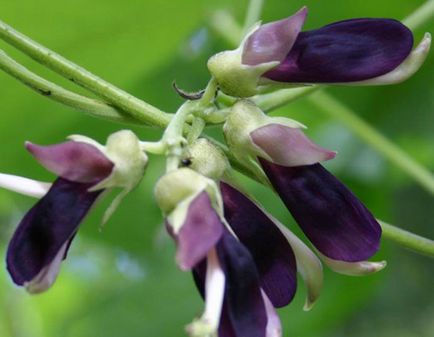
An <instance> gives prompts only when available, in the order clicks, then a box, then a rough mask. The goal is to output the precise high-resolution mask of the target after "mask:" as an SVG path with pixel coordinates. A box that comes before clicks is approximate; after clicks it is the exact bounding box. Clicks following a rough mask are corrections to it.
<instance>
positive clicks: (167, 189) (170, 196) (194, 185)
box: [154, 168, 213, 214]
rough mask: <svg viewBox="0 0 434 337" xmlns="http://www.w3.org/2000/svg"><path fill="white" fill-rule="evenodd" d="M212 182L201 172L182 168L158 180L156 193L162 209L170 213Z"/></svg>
mask: <svg viewBox="0 0 434 337" xmlns="http://www.w3.org/2000/svg"><path fill="white" fill-rule="evenodd" d="M212 184H213V182H212V180H210V179H208V178H206V177H204V176H202V175H201V174H199V173H197V172H195V171H193V170H191V169H189V168H180V169H178V170H175V171H172V172H169V173H167V174H165V175H164V176H162V177H161V178H160V179H159V180H158V182H157V184H156V185H155V189H154V195H155V199H156V201H157V204H158V206H159V207H160V208H161V210H162V211H163V212H164V213H165V214H169V213H171V212H172V211H173V210H174V209H175V208H176V207H177V206H178V205H179V204H180V203H181V202H183V201H185V200H187V199H189V198H191V197H194V196H196V195H197V194H198V193H200V192H201V191H203V190H206V189H207V188H209V186H211V185H212Z"/></svg>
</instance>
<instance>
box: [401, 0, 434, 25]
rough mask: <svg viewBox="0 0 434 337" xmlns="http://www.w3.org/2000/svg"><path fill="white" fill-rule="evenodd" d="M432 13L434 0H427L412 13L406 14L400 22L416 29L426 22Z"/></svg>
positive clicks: (433, 11)
mask: <svg viewBox="0 0 434 337" xmlns="http://www.w3.org/2000/svg"><path fill="white" fill-rule="evenodd" d="M433 15H434V0H428V1H427V2H425V3H424V4H423V5H422V6H420V7H419V8H418V9H416V10H415V11H414V12H413V13H411V14H410V15H409V16H407V17H406V18H405V19H404V20H402V23H403V24H405V25H406V26H407V27H408V28H410V29H413V30H414V29H417V28H419V27H420V26H422V25H424V24H425V23H427V22H428V21H429V20H430V19H431V17H432V16H433Z"/></svg>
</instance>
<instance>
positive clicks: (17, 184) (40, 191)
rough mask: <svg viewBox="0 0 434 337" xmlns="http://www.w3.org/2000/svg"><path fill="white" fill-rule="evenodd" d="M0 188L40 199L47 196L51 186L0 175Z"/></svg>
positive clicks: (9, 175) (13, 176) (18, 177)
mask: <svg viewBox="0 0 434 337" xmlns="http://www.w3.org/2000/svg"><path fill="white" fill-rule="evenodd" d="M0 187H3V188H5V189H8V190H10V191H13V192H17V193H20V194H24V195H27V196H29V197H35V198H42V197H43V196H44V195H45V194H47V192H48V190H49V189H50V187H51V184H50V183H45V182H41V181H37V180H33V179H29V178H24V177H20V176H15V175H11V174H4V173H0Z"/></svg>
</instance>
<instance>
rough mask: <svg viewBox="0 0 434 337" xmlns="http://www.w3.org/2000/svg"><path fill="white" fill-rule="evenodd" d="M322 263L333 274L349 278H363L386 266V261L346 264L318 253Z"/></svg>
mask: <svg viewBox="0 0 434 337" xmlns="http://www.w3.org/2000/svg"><path fill="white" fill-rule="evenodd" d="M318 254H319V256H320V257H321V259H322V260H323V261H324V263H325V264H326V265H327V266H328V267H329V268H330V269H331V270H333V271H334V272H336V273H339V274H344V275H349V276H364V275H369V274H373V273H376V272H377V271H380V270H382V269H384V268H385V267H386V265H387V262H386V261H380V262H370V261H360V262H346V261H338V260H333V259H330V258H328V257H326V256H324V255H322V254H320V253H318Z"/></svg>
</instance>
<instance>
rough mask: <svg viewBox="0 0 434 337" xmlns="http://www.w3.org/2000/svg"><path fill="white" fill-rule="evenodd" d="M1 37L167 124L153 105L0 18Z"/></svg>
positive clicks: (140, 115)
mask: <svg viewBox="0 0 434 337" xmlns="http://www.w3.org/2000/svg"><path fill="white" fill-rule="evenodd" d="M0 38H2V39H3V40H4V41H6V42H8V43H9V44H11V45H12V46H14V47H16V48H17V49H19V50H21V51H22V52H23V53H25V54H26V55H28V56H30V57H31V58H33V59H34V60H35V61H37V62H39V63H41V64H43V65H45V66H46V67H48V68H50V69H51V70H53V71H55V72H56V73H58V74H60V75H62V76H63V77H65V78H67V79H69V80H71V81H72V82H74V83H76V84H78V85H81V86H82V87H84V88H86V89H88V90H89V91H91V92H93V93H94V94H96V95H97V96H100V97H103V98H105V99H106V100H107V101H109V102H111V103H112V104H113V105H115V106H116V107H118V108H120V109H121V110H123V111H125V112H126V113H128V114H129V115H131V116H132V117H134V118H136V119H137V120H140V121H146V123H147V124H149V125H154V126H158V127H166V126H167V125H168V123H169V121H170V115H169V114H166V113H164V112H163V111H161V110H159V109H157V108H156V107H154V106H152V105H150V104H148V103H146V102H144V101H142V100H140V99H138V98H137V97H134V96H132V95H130V94H129V93H127V92H125V91H123V90H122V89H119V88H117V87H116V86H114V85H113V84H111V83H109V82H107V81H105V80H103V79H101V78H99V77H97V76H95V75H94V74H92V73H90V72H89V71H87V70H86V69H84V68H81V67H80V66H78V65H76V64H75V63H73V62H71V61H69V60H67V59H65V58H64V57H62V56H60V55H59V54H57V53H55V52H53V51H51V50H49V49H47V48H45V47H44V46H42V45H40V44H39V43H37V42H35V41H33V40H32V39H30V38H29V37H27V36H25V35H23V34H21V33H20V32H18V31H16V30H14V29H13V28H12V27H10V26H8V25H7V24H5V23H4V22H2V21H0Z"/></svg>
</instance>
